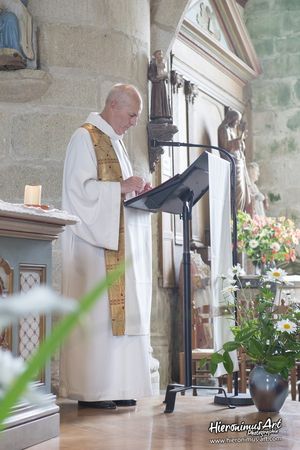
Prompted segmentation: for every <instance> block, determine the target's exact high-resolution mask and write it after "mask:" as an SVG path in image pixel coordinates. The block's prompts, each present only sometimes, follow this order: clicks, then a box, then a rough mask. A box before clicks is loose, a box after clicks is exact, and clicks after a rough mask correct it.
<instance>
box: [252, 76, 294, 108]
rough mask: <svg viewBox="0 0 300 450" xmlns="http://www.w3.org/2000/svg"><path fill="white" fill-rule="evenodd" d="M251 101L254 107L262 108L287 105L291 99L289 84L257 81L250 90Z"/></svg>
mask: <svg viewBox="0 0 300 450" xmlns="http://www.w3.org/2000/svg"><path fill="white" fill-rule="evenodd" d="M252 92H253V97H252V102H253V106H254V107H255V109H258V110H264V109H269V108H270V107H271V108H273V107H274V106H277V107H283V106H287V105H289V103H290V100H291V86H290V83H289V82H278V81H274V82H268V81H264V82H263V83H257V84H256V85H255V89H254V90H253V91H252Z"/></svg>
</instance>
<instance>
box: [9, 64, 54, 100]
mask: <svg viewBox="0 0 300 450" xmlns="http://www.w3.org/2000/svg"><path fill="white" fill-rule="evenodd" d="M50 84H51V77H50V76H49V74H48V73H46V72H44V71H42V70H32V69H23V70H16V71H14V72H12V71H10V72H0V102H16V103H19V102H29V101H33V100H36V99H38V98H39V97H41V96H42V95H43V94H44V93H45V92H46V91H47V89H48V88H49V86H50Z"/></svg>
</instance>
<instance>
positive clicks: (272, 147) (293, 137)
mask: <svg viewBox="0 0 300 450" xmlns="http://www.w3.org/2000/svg"><path fill="white" fill-rule="evenodd" d="M245 19H246V24H247V28H248V30H249V33H250V36H251V38H252V42H253V44H254V47H255V49H256V52H257V54H258V57H259V58H260V61H261V64H262V69H263V73H262V75H261V76H260V77H259V78H258V79H257V80H255V81H254V82H252V85H251V91H252V94H251V96H252V121H253V159H254V160H256V161H257V162H258V163H259V164H260V169H261V176H260V180H259V185H260V186H261V190H262V191H263V192H265V193H268V194H269V196H270V200H271V207H270V210H269V211H268V215H279V216H280V215H286V216H288V217H290V218H294V219H296V220H297V222H298V225H299V221H300V204H299V201H298V199H299V195H300V184H299V181H298V180H299V166H300V152H299V150H300V112H299V107H300V75H299V74H300V46H299V37H300V2H299V1H298V0H265V1H264V0H248V2H247V5H246V10H245Z"/></svg>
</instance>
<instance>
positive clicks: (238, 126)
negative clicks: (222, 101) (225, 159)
mask: <svg viewBox="0 0 300 450" xmlns="http://www.w3.org/2000/svg"><path fill="white" fill-rule="evenodd" d="M246 135H247V130H246V123H245V122H243V121H242V115H241V113H240V112H239V111H235V110H232V109H229V110H228V111H227V113H226V115H225V118H224V120H223V122H222V123H221V124H220V126H219V128H218V145H219V147H222V148H223V149H225V150H227V151H228V152H229V153H231V154H232V156H233V157H234V159H235V165H236V209H237V210H242V211H245V210H246V207H247V206H248V205H249V204H250V201H251V198H250V180H249V175H248V171H247V166H246V159H245V138H246Z"/></svg>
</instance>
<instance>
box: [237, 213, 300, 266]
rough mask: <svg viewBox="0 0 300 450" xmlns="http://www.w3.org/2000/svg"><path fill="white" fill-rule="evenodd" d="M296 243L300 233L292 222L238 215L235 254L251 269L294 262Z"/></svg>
mask: <svg viewBox="0 0 300 450" xmlns="http://www.w3.org/2000/svg"><path fill="white" fill-rule="evenodd" d="M299 239H300V230H299V229H297V228H296V227H295V223H294V222H293V221H292V220H291V219H287V218H286V217H278V218H276V217H262V216H254V217H253V218H252V217H251V216H250V215H249V214H247V213H245V212H243V211H238V213H237V240H238V250H239V251H240V252H245V253H246V254H247V255H248V257H249V258H250V260H251V261H252V262H253V264H254V265H261V264H270V263H271V264H272V263H273V264H274V263H276V262H281V261H286V262H289V261H295V260H296V250H295V247H296V246H297V245H298V244H299Z"/></svg>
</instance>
